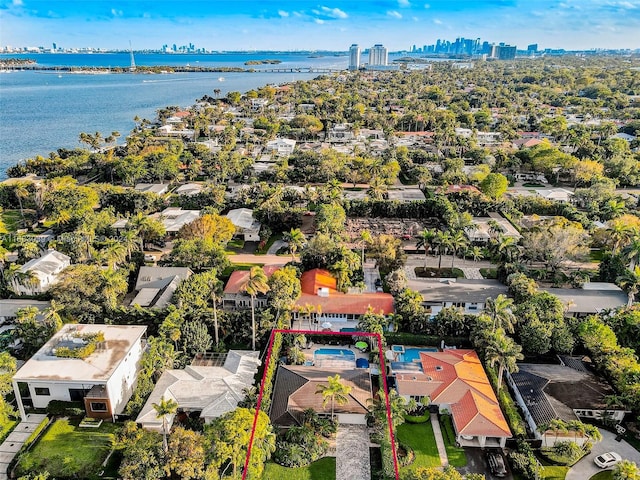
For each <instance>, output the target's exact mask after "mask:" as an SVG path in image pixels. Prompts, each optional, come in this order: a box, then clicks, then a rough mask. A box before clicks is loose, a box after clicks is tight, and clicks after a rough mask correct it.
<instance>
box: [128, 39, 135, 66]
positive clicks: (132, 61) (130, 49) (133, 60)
mask: <svg viewBox="0 0 640 480" xmlns="http://www.w3.org/2000/svg"><path fill="white" fill-rule="evenodd" d="M129 55H130V56H131V66H130V67H129V71H130V72H135V71H136V60H135V58H133V48H132V47H131V40H129Z"/></svg>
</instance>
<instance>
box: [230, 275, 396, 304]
mask: <svg viewBox="0 0 640 480" xmlns="http://www.w3.org/2000/svg"><path fill="white" fill-rule="evenodd" d="M229 280H231V279H229ZM300 284H301V287H302V294H301V295H300V298H299V299H298V300H297V301H296V305H297V306H298V307H303V306H305V305H307V304H309V305H314V306H316V307H318V306H320V308H321V312H322V313H326V314H353V315H364V314H365V313H367V310H368V309H369V307H371V308H373V311H374V312H375V313H382V314H384V315H390V314H392V313H393V312H394V308H393V296H392V295H390V294H388V293H358V294H347V293H342V292H339V291H338V290H337V289H336V279H335V278H334V277H333V276H332V275H331V274H330V273H329V272H328V271H327V270H324V269H321V268H314V269H313V270H309V271H307V272H304V273H303V274H302V276H301V277H300ZM320 288H326V289H328V291H329V296H328V297H320V296H318V295H317V293H318V289H320Z"/></svg>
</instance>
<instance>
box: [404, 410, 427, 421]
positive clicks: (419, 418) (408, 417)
mask: <svg viewBox="0 0 640 480" xmlns="http://www.w3.org/2000/svg"><path fill="white" fill-rule="evenodd" d="M430 419H431V414H430V413H429V411H428V410H427V411H425V412H424V413H423V414H422V415H405V416H404V421H405V422H407V423H427V422H428V421H429V420H430Z"/></svg>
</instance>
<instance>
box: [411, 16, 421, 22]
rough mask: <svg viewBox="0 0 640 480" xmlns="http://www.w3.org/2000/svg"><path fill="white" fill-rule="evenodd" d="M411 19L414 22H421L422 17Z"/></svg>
mask: <svg viewBox="0 0 640 480" xmlns="http://www.w3.org/2000/svg"><path fill="white" fill-rule="evenodd" d="M411 20H413V21H414V22H419V21H420V19H419V18H418V17H411Z"/></svg>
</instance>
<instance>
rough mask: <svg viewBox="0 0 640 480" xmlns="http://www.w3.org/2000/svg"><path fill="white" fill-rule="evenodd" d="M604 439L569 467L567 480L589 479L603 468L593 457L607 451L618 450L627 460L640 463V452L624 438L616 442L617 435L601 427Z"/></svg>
mask: <svg viewBox="0 0 640 480" xmlns="http://www.w3.org/2000/svg"><path fill="white" fill-rule="evenodd" d="M600 433H602V441H601V442H598V443H596V444H595V445H594V446H593V450H591V453H590V454H589V455H587V456H586V457H584V458H582V459H581V460H580V461H579V462H578V463H576V464H575V465H574V466H573V467H571V468H570V469H569V472H568V473H567V477H566V480H588V479H589V478H591V477H592V476H594V475H595V474H596V473H598V472H601V471H602V469H601V468H599V467H598V466H596V464H595V463H593V459H594V458H596V457H597V456H598V455H601V454H603V453H605V452H616V453H619V454H620V456H621V457H622V458H623V459H625V460H631V461H632V462H636V463H637V464H640V452H638V451H637V450H636V449H635V448H633V447H632V446H631V445H629V444H628V443H627V442H625V441H624V440H622V441H620V442H616V440H615V438H616V435H615V434H613V433H611V432H608V431H606V430H602V429H600Z"/></svg>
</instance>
